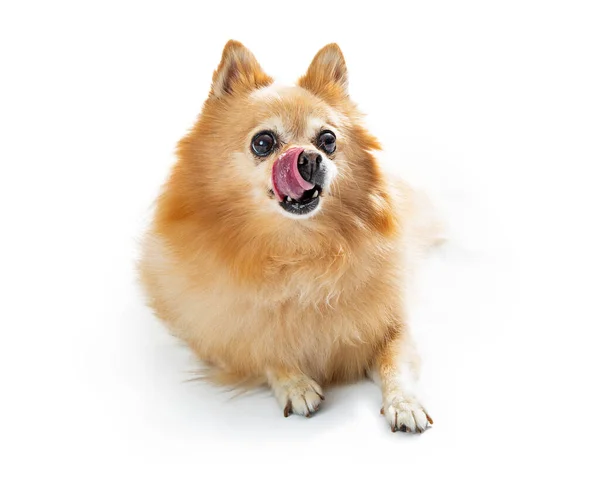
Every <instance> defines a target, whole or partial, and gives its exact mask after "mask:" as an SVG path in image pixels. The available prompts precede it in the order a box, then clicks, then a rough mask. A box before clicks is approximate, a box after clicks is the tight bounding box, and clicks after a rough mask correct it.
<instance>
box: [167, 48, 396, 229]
mask: <svg viewBox="0 0 600 479" xmlns="http://www.w3.org/2000/svg"><path fill="white" fill-rule="evenodd" d="M376 149H379V145H378V142H377V140H376V139H375V138H374V137H372V136H371V135H370V134H369V133H368V132H367V131H366V130H365V129H364V128H363V126H362V124H361V115H360V113H359V112H358V110H357V109H356V107H355V105H354V104H353V103H352V102H351V101H350V99H349V97H348V91H347V70H346V64H345V61H344V57H343V55H342V52H341V50H340V49H339V47H338V46H337V45H335V44H330V45H327V46H326V47H324V48H323V49H321V50H320V51H319V52H318V53H317V55H316V56H315V58H314V59H313V61H312V63H311V64H310V66H309V68H308V70H307V72H306V73H305V74H304V75H303V76H302V77H301V78H300V79H299V80H298V82H297V85H294V86H279V85H277V84H275V83H273V80H272V78H271V77H270V76H268V75H267V74H266V73H265V72H264V71H263V70H262V68H261V67H260V65H259V64H258V62H257V60H256V58H255V57H254V55H253V54H252V53H251V52H250V51H249V50H248V49H247V48H245V47H244V46H243V45H242V44H241V43H239V42H236V41H229V42H228V43H227V45H226V46H225V49H224V51H223V56H222V59H221V63H220V64H219V66H218V68H217V70H216V71H215V72H214V75H213V83H212V88H211V91H210V94H209V98H208V99H207V101H206V103H205V105H204V108H203V111H202V113H201V115H200V117H199V119H198V122H197V123H196V125H195V127H194V128H193V129H192V131H191V132H190V133H189V134H188V135H187V136H186V137H185V138H184V139H183V140H182V141H181V142H180V144H179V149H178V154H179V157H180V162H179V164H178V166H177V167H176V169H175V173H174V176H176V177H178V178H179V181H178V184H177V185H176V186H173V188H175V187H176V188H178V189H179V190H180V196H185V197H184V198H182V200H183V201H184V202H185V203H186V205H187V207H188V208H197V209H198V210H202V211H204V212H205V214H210V215H211V216H212V218H214V220H215V221H217V220H221V221H223V222H230V223H231V222H232V221H233V222H236V221H240V222H243V221H248V222H252V224H254V225H255V226H256V225H258V224H261V225H264V226H266V227H267V228H271V229H272V230H284V229H287V230H288V231H290V230H294V229H295V228H297V227H300V226H299V225H302V226H301V227H302V228H305V227H309V228H310V227H315V228H317V227H318V225H323V224H328V225H334V224H335V225H338V226H339V227H338V228H337V229H338V230H340V229H345V230H347V229H348V228H346V226H347V225H348V224H349V223H352V224H354V225H355V226H357V227H358V228H360V229H363V230H364V229H365V228H367V229H373V228H374V229H376V230H379V231H382V232H385V230H389V229H390V228H392V222H393V221H392V215H391V212H390V199H389V197H388V194H387V189H386V188H385V187H384V185H383V182H384V179H383V177H382V175H381V174H380V173H379V170H378V167H377V165H376V162H375V160H374V158H373V156H372V155H371V153H370V152H371V151H372V150H376ZM299 220H303V221H299Z"/></svg>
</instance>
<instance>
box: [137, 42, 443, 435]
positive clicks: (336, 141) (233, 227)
mask: <svg viewBox="0 0 600 479" xmlns="http://www.w3.org/2000/svg"><path fill="white" fill-rule="evenodd" d="M362 118H363V116H362V114H361V113H360V111H359V110H358V108H357V106H356V105H355V103H353V102H352V101H351V99H350V98H349V96H348V73H347V68H346V63H345V60H344V57H343V55H342V52H341V50H340V48H339V47H338V46H337V45H336V44H329V45H327V46H325V47H324V48H322V49H321V50H320V51H319V52H318V53H317V54H316V56H315V57H314V59H313V60H312V62H311V64H310V66H309V67H308V70H307V71H306V73H305V74H304V75H303V76H302V77H300V78H299V80H298V81H297V84H296V85H293V86H283V85H278V84H277V83H274V81H273V79H272V78H271V77H270V76H269V75H267V74H266V73H265V72H264V71H263V69H262V68H261V66H260V65H259V63H258V62H257V60H256V58H255V57H254V55H253V54H252V53H251V52H250V51H249V50H248V49H247V48H246V47H245V46H244V45H242V44H241V43H239V42H237V41H233V40H231V41H229V42H228V43H227V44H226V46H225V48H224V50H223V54H222V58H221V62H220V64H219V66H218V68H217V69H216V70H215V72H214V74H213V78H212V86H211V90H210V93H209V96H208V99H207V100H206V102H205V103H204V106H203V109H202V112H201V114H200V116H199V117H198V120H197V122H196V123H195V125H194V126H193V128H192V129H191V130H190V131H189V133H188V134H187V135H186V136H185V137H184V138H183V139H182V140H181V141H180V142H179V144H178V147H177V157H178V161H177V162H176V164H175V165H174V167H173V169H172V172H171V174H170V177H169V178H168V180H167V181H166V184H165V185H164V187H163V190H162V192H161V194H160V195H159V197H158V200H157V203H156V211H155V213H154V218H153V221H152V224H151V226H150V228H149V231H148V232H147V234H146V236H145V239H144V241H143V247H142V255H141V259H140V263H139V271H140V279H141V283H142V285H143V287H144V289H145V292H146V295H147V298H148V302H149V305H150V306H151V308H153V310H154V311H155V313H156V315H157V316H158V317H159V318H161V319H162V320H163V321H164V322H165V323H166V325H167V326H168V328H169V329H170V331H171V332H172V333H173V334H174V335H176V336H177V337H179V338H181V339H182V340H183V341H184V342H185V343H187V344H188V345H189V347H190V348H191V349H192V350H193V351H194V352H195V354H196V355H197V356H198V358H200V359H201V360H202V361H203V363H204V364H206V365H207V368H208V369H207V373H206V377H207V379H209V380H212V381H213V382H215V383H217V384H219V385H232V386H236V387H241V388H251V387H255V386H260V385H267V386H269V387H270V388H271V389H272V391H273V394H274V396H275V398H276V399H277V401H278V402H279V404H280V406H281V408H282V410H283V414H284V416H286V417H287V416H289V415H290V414H298V415H301V416H307V417H308V416H310V415H312V414H314V413H315V412H317V411H318V409H319V406H320V404H321V401H323V399H324V392H323V388H324V387H325V386H327V385H330V384H332V383H338V382H350V381H357V380H359V379H361V378H365V377H368V378H371V379H373V380H374V381H375V382H376V383H377V384H379V385H380V387H381V391H382V403H383V407H382V408H381V413H382V414H383V415H384V416H385V418H386V420H387V422H388V423H389V425H390V427H391V430H392V431H393V432H396V431H403V432H413V433H415V432H422V431H425V430H426V429H427V428H428V427H430V425H431V424H433V421H432V419H431V417H430V416H429V414H428V413H427V411H426V410H425V408H424V407H423V406H422V404H421V403H420V401H419V399H418V398H417V396H416V393H415V389H414V383H415V380H416V377H417V375H418V366H419V359H418V356H417V353H416V350H415V347H414V344H413V341H412V339H411V335H410V331H409V328H408V321H407V312H406V309H407V307H406V299H407V298H406V292H407V286H408V284H409V283H410V281H409V279H410V274H411V270H412V263H413V262H414V261H413V259H414V258H413V256H414V255H416V254H418V251H421V250H422V249H423V245H428V244H430V243H432V242H433V241H434V239H435V238H434V237H435V236H436V235H435V234H433V233H432V231H433V230H435V228H432V227H431V226H430V225H428V224H427V222H424V221H423V218H421V217H420V216H419V210H418V208H417V205H418V203H419V201H417V199H416V198H417V195H415V193H414V191H413V190H412V189H411V188H410V187H409V186H408V185H407V184H405V183H403V182H401V181H396V180H392V178H391V177H390V176H388V175H386V174H384V172H383V171H382V169H381V167H380V165H379V164H378V162H377V160H376V158H375V154H376V152H377V151H378V150H380V149H381V147H380V144H379V142H378V141H377V139H376V138H375V137H374V136H372V135H371V134H370V133H369V132H368V131H367V130H366V129H365V127H364V126H363V122H362Z"/></svg>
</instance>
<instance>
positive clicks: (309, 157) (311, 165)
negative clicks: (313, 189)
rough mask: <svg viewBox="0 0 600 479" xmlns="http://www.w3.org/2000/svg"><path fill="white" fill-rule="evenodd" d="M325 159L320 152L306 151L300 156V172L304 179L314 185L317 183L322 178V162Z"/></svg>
mask: <svg viewBox="0 0 600 479" xmlns="http://www.w3.org/2000/svg"><path fill="white" fill-rule="evenodd" d="M322 161H323V158H322V157H321V154H320V153H319V152H318V151H314V150H304V151H303V152H302V153H300V156H298V171H299V172H300V175H302V178H304V179H305V180H306V181H308V182H309V183H312V184H313V185H314V184H316V183H317V179H318V178H319V177H320V176H322V171H321V162H322Z"/></svg>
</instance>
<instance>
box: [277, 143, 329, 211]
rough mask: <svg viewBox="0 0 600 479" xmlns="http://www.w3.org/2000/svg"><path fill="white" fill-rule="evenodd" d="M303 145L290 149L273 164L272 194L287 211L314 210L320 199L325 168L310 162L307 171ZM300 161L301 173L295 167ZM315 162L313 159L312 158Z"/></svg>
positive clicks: (307, 160) (306, 158)
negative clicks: (311, 165) (309, 167)
mask: <svg viewBox="0 0 600 479" xmlns="http://www.w3.org/2000/svg"><path fill="white" fill-rule="evenodd" d="M303 152H304V149H303V148H298V147H295V148H290V149H289V150H287V151H286V152H285V153H283V154H282V155H281V156H280V157H279V158H277V160H275V163H274V164H273V172H272V181H273V193H274V194H275V197H276V198H277V200H278V201H279V205H280V206H281V207H282V208H283V209H284V210H285V211H287V212H288V213H292V214H295V215H304V214H307V213H310V212H311V211H314V210H315V209H316V208H317V206H318V205H319V202H320V201H321V194H322V193H323V185H324V183H325V171H324V169H323V168H321V167H320V162H319V164H318V165H317V164H316V163H313V167H312V168H311V169H310V172H307V169H308V168H307V165H308V162H309V161H310V160H309V159H308V157H306V156H304V155H303V156H302V157H301V155H302V154H303ZM299 161H300V163H301V165H302V166H301V168H302V170H303V172H302V173H301V172H300V169H299V168H298V162H299ZM313 162H314V160H313Z"/></svg>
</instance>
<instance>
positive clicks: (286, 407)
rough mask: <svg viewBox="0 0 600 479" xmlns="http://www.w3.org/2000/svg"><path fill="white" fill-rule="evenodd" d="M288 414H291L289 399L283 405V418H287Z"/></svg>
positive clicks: (290, 401)
mask: <svg viewBox="0 0 600 479" xmlns="http://www.w3.org/2000/svg"><path fill="white" fill-rule="evenodd" d="M290 414H292V400H291V399H289V400H288V402H287V404H286V405H285V409H284V410H283V416H284V417H288V416H289V415H290Z"/></svg>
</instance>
